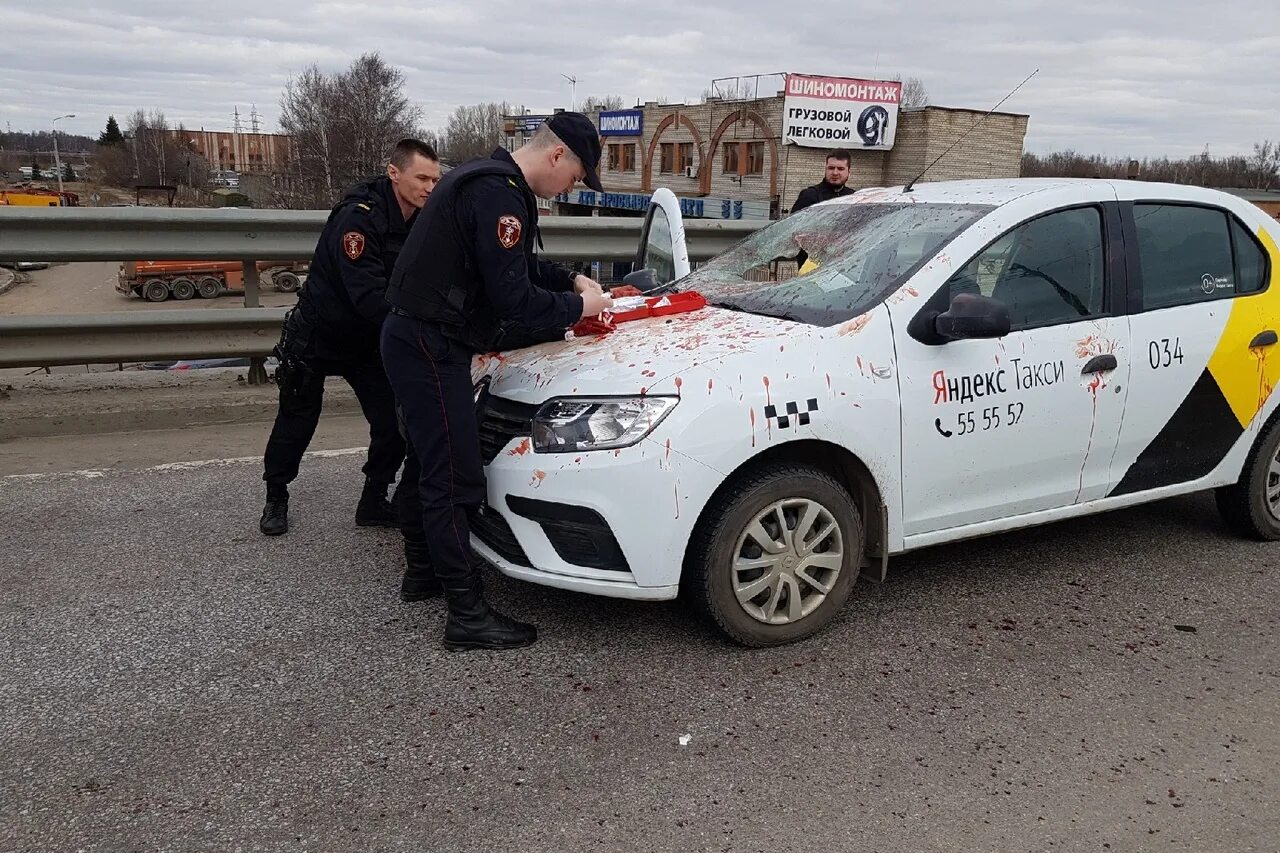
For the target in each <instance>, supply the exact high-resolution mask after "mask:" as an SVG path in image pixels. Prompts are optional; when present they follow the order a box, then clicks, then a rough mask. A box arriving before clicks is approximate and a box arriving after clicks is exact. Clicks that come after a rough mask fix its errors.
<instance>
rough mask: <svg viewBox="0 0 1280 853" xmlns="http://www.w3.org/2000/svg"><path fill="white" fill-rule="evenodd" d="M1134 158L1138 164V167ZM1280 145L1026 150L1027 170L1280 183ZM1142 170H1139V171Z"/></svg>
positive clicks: (1026, 173)
mask: <svg viewBox="0 0 1280 853" xmlns="http://www.w3.org/2000/svg"><path fill="white" fill-rule="evenodd" d="M1131 164H1136V168H1134V166H1132V165H1131ZM1278 171H1280V151H1277V146H1276V145H1275V143H1272V142H1271V141H1269V140H1268V141H1265V142H1259V143H1255V144H1254V146H1253V155H1252V156H1250V157H1244V156H1240V155H1233V156H1229V157H1211V156H1209V153H1208V152H1207V151H1206V152H1204V153H1201V154H1196V155H1194V156H1191V157H1185V158H1183V159H1180V160H1174V159H1170V158H1168V157H1147V158H1144V159H1142V160H1141V161H1138V160H1131V159H1130V158H1128V157H1103V156H1101V155H1097V154H1091V155H1086V154H1080V153H1077V152H1075V151H1069V150H1068V151H1053V152H1050V153H1048V154H1032V153H1030V152H1027V153H1024V154H1023V155H1022V176H1023V177H1027V178H1034V177H1055V178H1058V177H1061V178H1125V177H1129V176H1131V175H1134V176H1136V177H1140V178H1141V179H1142V180H1146V181H1162V182H1168V183H1174V184H1191V185H1195V186H1207V187H1247V188H1251V189H1273V188H1276V187H1280V174H1277V172H1278ZM1135 173H1136V174H1135Z"/></svg>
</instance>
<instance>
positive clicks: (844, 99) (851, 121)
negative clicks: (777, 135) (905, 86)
mask: <svg viewBox="0 0 1280 853" xmlns="http://www.w3.org/2000/svg"><path fill="white" fill-rule="evenodd" d="M786 81H787V82H786V96H785V98H784V100H783V104H782V139H783V141H784V142H790V143H792V144H794V145H802V146H804V147H806V148H849V149H851V150H855V149H862V150H865V151H888V150H889V149H890V148H892V147H893V137H894V132H895V131H896V130H897V126H898V103H899V101H901V100H902V83H900V82H898V81H897V80H858V79H853V78H849V77H815V76H812V75H809V74H788V75H787V76H786Z"/></svg>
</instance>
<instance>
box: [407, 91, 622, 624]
mask: <svg viewBox="0 0 1280 853" xmlns="http://www.w3.org/2000/svg"><path fill="white" fill-rule="evenodd" d="M599 161H600V137H599V133H598V132H597V131H596V129H595V127H594V125H592V123H591V120H590V119H588V118H587V117H586V116H585V115H583V114H582V113H576V112H564V113H557V114H556V115H555V116H553V117H552V118H551V119H549V120H548V121H547V122H546V123H545V124H543V125H542V127H541V128H539V129H538V131H537V132H536V133H535V134H534V137H533V139H531V140H530V141H529V142H528V143H527V144H526V145H524V147H522V148H521V149H520V150H518V151H516V152H515V153H514V154H511V153H508V152H507V151H506V150H505V149H502V148H499V149H497V150H496V151H494V152H493V154H492V155H490V156H489V157H488V158H485V159H482V160H476V161H473V162H471V163H467V164H465V165H463V166H459V167H458V168H457V169H454V170H453V171H451V172H450V173H449V174H448V176H447V177H445V179H444V180H443V181H442V182H441V183H440V188H439V190H438V191H437V192H436V193H435V195H433V196H432V198H431V201H430V203H428V205H427V206H426V208H425V209H424V210H423V211H422V215H421V216H419V218H418V220H417V222H415V223H414V225H413V230H412V232H411V233H410V235H409V239H408V241H406V243H405V247H404V252H403V253H402V254H401V255H400V259H399V261H398V262H397V263H396V268H395V272H394V273H392V276H391V284H390V286H389V287H388V288H387V300H388V301H389V302H390V303H391V305H392V306H394V308H393V309H392V312H391V314H389V315H388V316H387V320H386V322H385V323H384V324H383V326H382V360H383V363H384V364H385V365H386V368H387V377H388V378H389V379H390V380H391V385H392V387H393V388H395V391H396V398H397V399H398V400H399V402H400V406H401V408H402V410H403V412H404V422H405V426H406V429H407V433H408V438H409V443H410V445H411V448H412V450H411V452H412V454H413V456H411V458H410V461H409V462H408V463H406V464H405V472H406V473H405V477H406V479H408V477H409V473H408V472H409V470H410V469H411V468H414V467H419V468H420V470H421V475H420V477H419V480H418V487H419V488H418V490H417V494H416V495H413V496H412V498H413V500H412V503H414V504H416V508H417V513H416V523H413V522H414V521H415V520H414V519H412V518H407V519H406V522H407V523H406V524H404V525H403V526H402V528H401V529H402V531H403V532H404V534H405V540H406V541H405V557H406V562H407V564H408V568H407V571H406V573H405V582H404V585H403V586H402V587H401V596H402V597H403V598H406V599H410V600H416V599H421V598H426V597H428V596H430V595H432V594H438V593H439V592H440V591H441V588H442V587H443V592H444V597H445V603H446V606H447V607H448V611H449V615H448V619H447V620H446V622H445V632H444V642H445V645H446V646H447V647H449V648H452V649H475V648H480V649H509V648H516V647H519V646H525V645H528V644H530V643H532V642H534V641H535V640H536V639H537V630H536V629H535V628H534V626H532V625H527V624H525V623H523V622H517V621H515V620H513V619H509V618H507V617H506V616H503V615H502V614H500V613H498V612H496V611H494V610H492V609H491V608H490V607H489V606H488V604H487V603H486V602H485V599H484V596H483V594H482V591H481V588H480V567H479V565H478V564H477V558H476V556H475V555H474V554H473V553H472V551H471V547H470V516H471V515H473V514H475V513H479V512H481V511H482V510H483V505H484V501H485V493H486V488H485V476H484V460H483V457H482V456H481V451H480V435H479V427H478V424H477V423H476V409H475V397H476V391H475V387H474V385H473V383H472V381H471V362H472V358H473V357H474V355H475V354H476V353H477V352H484V351H487V350H500V349H504V348H506V347H507V346H509V345H510V338H509V336H508V333H509V331H510V328H511V326H510V324H516V325H518V326H519V327H521V328H523V329H525V330H547V329H558V330H561V332H562V331H563V330H564V329H565V328H567V327H569V326H571V325H573V324H574V323H576V322H577V321H578V320H579V319H581V318H582V317H594V316H596V315H598V314H599V313H600V312H601V311H602V310H604V309H606V308H608V307H609V306H610V305H611V304H612V302H611V301H610V299H609V297H607V296H605V295H604V294H603V292H602V290H601V288H600V285H599V284H598V283H597V282H595V281H593V280H592V279H590V278H588V277H587V276H585V275H577V274H573V273H570V272H569V271H568V270H566V269H564V268H563V267H559V266H557V265H555V264H552V263H549V262H547V261H545V260H543V259H541V258H539V257H538V254H537V247H538V244H539V243H540V240H539V238H538V203H537V198H536V197H540V198H553V197H555V196H556V195H558V194H559V193H563V192H568V191H569V190H570V189H572V188H573V185H574V184H576V183H577V182H579V181H582V182H583V183H585V184H586V185H587V186H589V187H591V188H592V189H593V190H596V191H597V192H599V191H600V190H601V187H600V179H599V177H598V176H597V174H596V168H597V165H598V163H599ZM404 488H405V496H406V498H408V497H410V496H409V490H410V489H411V484H409V483H405V484H404ZM410 503H411V501H410V500H406V501H405V503H404V504H403V506H408V505H409V504H410Z"/></svg>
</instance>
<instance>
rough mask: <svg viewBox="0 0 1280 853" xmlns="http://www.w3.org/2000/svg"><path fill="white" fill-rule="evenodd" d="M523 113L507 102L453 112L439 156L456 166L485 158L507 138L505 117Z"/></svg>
mask: <svg viewBox="0 0 1280 853" xmlns="http://www.w3.org/2000/svg"><path fill="white" fill-rule="evenodd" d="M523 112H524V108H523V107H519V106H513V105H511V104H508V103H507V102H506V101H503V102H502V103H500V104H497V103H492V102H489V103H484V104H471V105H470V106H462V107H457V108H455V109H454V111H453V114H452V115H450V116H449V121H448V123H446V124H445V128H444V132H443V134H442V138H441V146H442V147H441V148H440V149H439V150H440V156H441V157H443V158H444V159H445V160H446V161H448V162H449V163H452V164H455V165H456V164H458V163H464V162H466V161H467V160H472V159H474V158H476V157H484V156H486V155H488V154H489V153H490V152H491V151H493V149H494V148H497V147H498V146H499V145H501V144H502V141H503V139H504V138H505V137H506V121H505V117H506V116H510V115H520V114H522V113H523Z"/></svg>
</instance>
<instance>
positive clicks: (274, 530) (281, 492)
mask: <svg viewBox="0 0 1280 853" xmlns="http://www.w3.org/2000/svg"><path fill="white" fill-rule="evenodd" d="M258 529H259V530H261V531H262V532H263V533H265V534H266V535H268V536H279V535H280V534H281V533H288V532H289V489H288V488H287V487H285V486H280V485H274V484H271V483H268V484H267V505H266V506H265V507H263V509H262V520H261V521H259V522H258Z"/></svg>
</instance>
